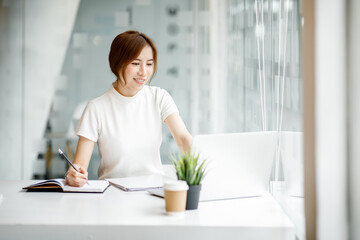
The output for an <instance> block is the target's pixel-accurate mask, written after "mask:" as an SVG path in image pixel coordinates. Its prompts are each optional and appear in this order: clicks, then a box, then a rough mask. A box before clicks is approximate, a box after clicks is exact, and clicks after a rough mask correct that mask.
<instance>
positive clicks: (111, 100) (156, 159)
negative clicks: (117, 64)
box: [76, 85, 178, 179]
mask: <svg viewBox="0 0 360 240" xmlns="http://www.w3.org/2000/svg"><path fill="white" fill-rule="evenodd" d="M175 112H178V109H177V107H176V105H175V102H174V101H173V99H172V98H171V96H170V95H169V93H168V92H167V91H166V90H164V89H161V88H159V87H150V86H144V87H143V89H142V90H140V91H139V92H138V93H137V94H136V95H135V96H133V97H124V96H122V95H121V94H119V93H118V92H117V91H116V90H115V88H114V87H113V86H112V85H111V87H110V89H109V90H108V91H107V92H106V93H104V94H103V95H102V96H100V97H98V98H95V99H93V100H91V101H90V102H89V103H88V104H87V106H86V108H85V110H84V112H83V114H82V116H81V118H80V121H79V125H78V127H77V130H76V134H77V135H78V136H83V137H85V138H87V139H90V140H91V141H94V142H97V143H98V148H99V153H100V157H101V163H100V167H99V170H98V177H99V179H105V178H116V177H117V178H119V177H129V176H139V175H147V174H153V173H162V165H161V159H160V145H161V141H162V122H163V121H164V120H165V119H166V118H167V117H168V116H169V115H171V114H173V113H175Z"/></svg>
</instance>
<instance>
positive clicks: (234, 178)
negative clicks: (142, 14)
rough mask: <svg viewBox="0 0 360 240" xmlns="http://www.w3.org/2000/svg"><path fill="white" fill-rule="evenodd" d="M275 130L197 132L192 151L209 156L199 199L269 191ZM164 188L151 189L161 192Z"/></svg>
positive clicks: (228, 197) (205, 156)
mask: <svg viewBox="0 0 360 240" xmlns="http://www.w3.org/2000/svg"><path fill="white" fill-rule="evenodd" d="M276 134H277V133H276V132H246V133H229V134H210V135H197V136H195V137H194V139H193V146H192V149H193V151H195V152H197V153H200V159H202V160H203V159H207V161H208V171H207V174H206V176H205V178H204V180H203V182H202V190H201V193H200V201H212V200H222V199H233V198H243V197H255V196H262V195H264V194H266V192H267V191H268V185H269V180H270V173H271V168H272V165H273V159H274V153H275V144H276ZM161 191H162V189H157V190H154V191H150V193H151V194H154V195H158V196H159V195H162V196H163V192H162V193H161Z"/></svg>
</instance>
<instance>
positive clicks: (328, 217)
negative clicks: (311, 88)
mask: <svg viewBox="0 0 360 240" xmlns="http://www.w3.org/2000/svg"><path fill="white" fill-rule="evenodd" d="M315 6H316V7H315V16H316V21H315V22H316V26H315V29H316V31H315V32H316V36H315V39H316V40H315V43H316V47H315V49H316V54H315V57H316V60H315V66H316V70H315V79H316V80H315V81H316V85H315V115H316V120H315V126H316V127H315V129H316V134H315V135H316V140H315V146H316V154H315V155H316V178H317V180H316V186H317V226H318V228H317V237H318V239H327V240H329V239H347V207H346V206H347V198H346V193H347V185H346V184H347V172H346V97H345V94H346V65H345V53H346V52H345V50H346V48H345V44H346V32H345V29H346V21H345V20H346V18H345V1H343V0H332V1H327V0H319V1H316V5H315ZM305 24H306V22H305Z"/></svg>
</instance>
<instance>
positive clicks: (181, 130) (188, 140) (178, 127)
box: [165, 113, 192, 153]
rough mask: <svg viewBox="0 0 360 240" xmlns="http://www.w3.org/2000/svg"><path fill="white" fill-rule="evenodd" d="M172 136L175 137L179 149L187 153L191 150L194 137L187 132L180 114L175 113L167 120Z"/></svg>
mask: <svg viewBox="0 0 360 240" xmlns="http://www.w3.org/2000/svg"><path fill="white" fill-rule="evenodd" d="M165 123H166V125H167V126H168V128H169V130H170V132H171V135H172V136H173V137H174V139H175V142H176V144H177V145H178V147H179V149H180V150H181V151H182V152H184V153H187V152H189V151H190V150H191V144H192V136H191V134H190V133H189V131H188V130H187V128H186V126H185V124H184V122H183V120H182V119H181V117H180V115H179V113H173V114H171V115H170V116H168V117H167V118H166V119H165Z"/></svg>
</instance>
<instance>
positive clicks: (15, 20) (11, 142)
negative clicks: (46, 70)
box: [0, 0, 24, 180]
mask: <svg viewBox="0 0 360 240" xmlns="http://www.w3.org/2000/svg"><path fill="white" fill-rule="evenodd" d="M23 89H24V82H23V2H22V1H17V0H15V1H0V112H1V114H0V126H1V130H0V132H1V137H0V152H1V157H0V178H1V179H4V180H16V179H20V178H22V177H23V176H22V173H23V162H22V151H21V150H22V147H23V145H22V144H23V141H22V139H23V104H24V103H23V94H24V92H23Z"/></svg>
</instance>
